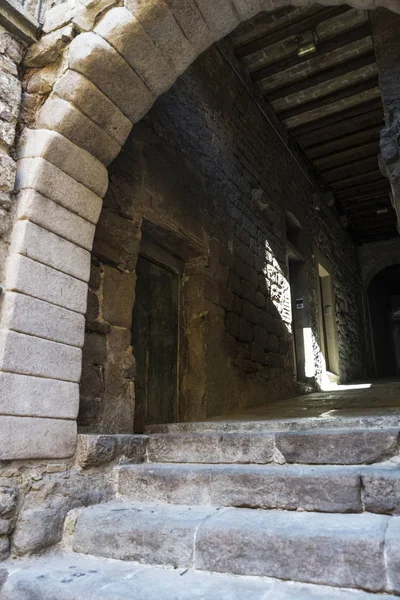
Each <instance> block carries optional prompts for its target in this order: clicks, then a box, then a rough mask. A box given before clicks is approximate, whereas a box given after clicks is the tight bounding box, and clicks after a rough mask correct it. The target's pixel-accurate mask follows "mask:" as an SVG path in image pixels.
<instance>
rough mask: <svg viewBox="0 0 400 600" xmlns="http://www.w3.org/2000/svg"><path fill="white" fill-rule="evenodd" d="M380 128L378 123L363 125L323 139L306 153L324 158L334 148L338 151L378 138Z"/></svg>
mask: <svg viewBox="0 0 400 600" xmlns="http://www.w3.org/2000/svg"><path fill="white" fill-rule="evenodd" d="M381 128H382V125H381V123H379V124H376V125H374V126H373V127H365V128H364V129H360V130H359V131H355V132H353V133H350V134H345V135H341V136H338V137H336V138H334V139H332V140H330V141H325V140H324V141H323V142H322V143H319V144H315V145H314V146H312V147H311V148H307V155H308V156H309V157H310V158H312V159H317V158H325V157H326V156H329V155H331V154H332V153H333V152H335V151H336V150H338V151H339V152H340V151H342V150H344V149H345V148H348V149H350V148H353V147H355V146H356V145H357V144H359V145H360V144H362V143H364V144H365V143H369V141H373V140H376V139H379V132H380V130H381Z"/></svg>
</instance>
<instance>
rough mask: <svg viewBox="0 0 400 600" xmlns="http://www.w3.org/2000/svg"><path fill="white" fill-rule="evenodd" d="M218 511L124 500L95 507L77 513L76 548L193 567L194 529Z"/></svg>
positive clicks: (124, 557) (207, 508)
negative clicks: (125, 501)
mask: <svg viewBox="0 0 400 600" xmlns="http://www.w3.org/2000/svg"><path fill="white" fill-rule="evenodd" d="M217 510H218V509H215V508H210V507H196V508H191V507H188V506H179V507H176V506H168V505H165V506H160V507H157V508H156V507H154V506H151V505H149V506H146V505H142V506H141V505H136V506H135V505H130V504H124V503H114V504H112V503H111V504H107V505H105V506H104V507H103V506H96V507H93V508H89V509H86V510H84V511H83V512H82V513H81V514H80V515H79V516H78V520H77V522H76V526H75V531H74V539H73V548H74V550H75V552H81V553H83V554H94V555H96V556H104V557H108V558H119V559H123V560H135V561H137V562H140V563H146V564H157V565H170V566H174V567H190V566H191V565H192V562H193V552H194V546H193V539H194V531H195V530H196V529H197V527H198V526H199V525H200V524H201V523H202V521H204V520H206V519H207V518H209V517H211V516H213V515H215V514H216V513H217ZM99 523H101V528H99Z"/></svg>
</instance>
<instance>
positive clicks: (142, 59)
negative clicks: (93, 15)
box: [94, 7, 176, 96]
mask: <svg viewBox="0 0 400 600" xmlns="http://www.w3.org/2000/svg"><path fill="white" fill-rule="evenodd" d="M94 31H95V33H97V34H98V35H100V36H101V37H102V38H104V39H105V40H106V41H107V42H108V43H109V44H111V46H113V47H114V48H115V49H116V50H117V51H118V52H119V53H120V54H121V55H122V56H123V57H124V59H125V60H126V61H127V63H129V65H130V66H131V67H132V69H134V71H136V72H137V73H138V74H139V76H140V77H141V78H142V80H143V81H144V82H145V83H146V85H147V86H148V88H149V89H150V90H151V91H152V92H153V93H154V94H155V95H156V96H159V95H160V94H163V93H164V92H165V91H166V90H167V89H168V88H169V87H170V86H171V85H172V84H173V83H174V81H175V79H176V74H175V71H174V69H173V65H171V63H170V62H169V61H167V60H165V59H164V57H163V56H162V54H161V52H160V51H159V50H158V48H157V47H156V46H155V45H154V43H153V42H152V40H151V38H150V37H149V36H148V35H147V33H146V32H145V30H144V29H143V27H142V25H141V24H140V23H139V21H138V20H137V19H135V17H134V16H133V15H132V13H131V12H130V11H129V10H128V9H126V8H124V7H118V8H112V9H111V10H109V11H108V12H107V13H106V14H105V15H104V17H103V18H102V19H101V20H100V21H99V23H98V24H97V25H96V27H95V28H94ZM133 39H134V40H135V43H134V44H132V40H133Z"/></svg>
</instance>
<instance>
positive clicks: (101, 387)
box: [80, 47, 362, 431]
mask: <svg viewBox="0 0 400 600" xmlns="http://www.w3.org/2000/svg"><path fill="white" fill-rule="evenodd" d="M306 169H307V167H306V166H305V167H302V166H301V164H300V162H299V158H298V157H296V155H294V154H291V153H290V152H289V150H288V149H287V147H285V145H284V144H283V142H282V141H281V140H280V139H279V138H278V135H277V133H276V132H275V131H274V130H273V128H272V127H271V125H270V124H269V123H268V121H267V120H266V119H265V117H264V115H263V114H262V112H261V111H260V109H259V107H258V106H257V104H256V102H255V100H254V98H253V97H252V96H251V95H250V94H249V92H248V90H247V89H246V88H245V86H244V85H243V83H242V82H241V81H240V80H239V79H238V77H237V75H236V74H235V72H234V71H233V70H232V68H231V67H230V66H229V65H228V64H227V62H226V60H225V59H224V58H223V57H222V55H221V53H220V51H219V50H218V48H217V47H213V48H211V49H210V50H208V51H207V52H205V53H204V54H203V55H202V56H201V57H200V58H199V59H198V60H197V61H196V62H195V63H194V64H193V65H192V66H191V67H190V68H189V70H188V71H187V72H186V73H185V74H184V75H183V76H182V77H181V78H180V79H179V80H178V82H177V83H176V84H175V86H174V87H173V88H172V89H171V90H170V91H169V92H168V93H166V94H164V95H163V96H162V97H160V98H159V99H158V101H157V102H156V104H155V106H154V107H153V108H152V109H151V111H150V112H149V113H148V115H147V116H146V117H145V118H144V119H143V120H142V121H141V122H140V123H139V124H138V125H136V126H135V127H134V129H133V131H132V133H131V135H130V137H129V138H128V141H127V142H126V144H125V146H124V149H123V151H122V153H121V154H120V156H119V157H118V158H117V159H116V161H115V162H114V163H113V165H112V166H111V168H110V186H109V190H108V192H107V195H106V197H105V201H104V208H103V212H102V215H101V218H100V222H99V225H98V228H97V233H96V237H95V243H94V249H93V254H92V278H91V283H90V293H89V310H88V316H87V335H86V343H85V349H84V370H83V379H82V384H81V412H80V423H81V425H82V426H84V427H85V428H88V430H101V431H129V430H131V429H130V428H131V427H132V419H133V406H134V386H133V382H134V359H133V354H134V351H132V348H131V347H130V346H129V344H130V332H129V328H130V325H131V315H132V308H133V306H134V286H135V264H136V260H137V257H138V253H139V251H140V239H141V236H142V233H143V231H145V233H146V236H147V235H150V237H152V238H153V239H154V240H155V241H156V242H157V243H159V244H161V245H164V246H165V247H167V248H168V247H170V249H172V251H173V252H174V253H175V254H177V255H178V256H180V258H182V259H183V260H184V261H185V270H184V275H183V290H182V295H183V307H184V308H183V315H182V323H183V330H184V333H183V338H184V340H183V344H182V347H183V350H182V353H181V357H180V360H181V389H180V393H181V399H180V419H181V420H198V419H204V418H212V417H213V416H216V415H221V414H228V413H229V412H231V411H233V410H240V409H241V408H244V407H246V406H251V405H259V404H263V403H265V402H271V401H273V400H276V399H278V398H282V397H288V396H290V395H292V394H293V393H294V392H295V386H294V380H293V361H292V357H291V335H290V322H291V311H290V299H289V290H288V281H287V265H286V225H285V210H289V211H291V212H292V213H293V214H294V215H295V216H296V217H297V219H298V220H299V222H300V224H301V226H302V228H303V232H304V235H305V238H306V240H307V243H306V248H305V249H304V250H305V258H306V262H307V266H308V281H309V298H306V299H305V302H306V304H307V305H308V304H309V307H308V308H309V312H310V326H311V328H312V332H313V337H314V350H315V363H316V364H315V374H316V380H317V381H318V377H319V376H320V373H321V369H322V366H321V364H320V353H319V352H318V345H319V334H318V326H317V322H318V315H317V305H318V298H317V293H318V279H317V277H318V270H317V266H318V265H317V261H316V258H315V252H314V250H315V248H318V249H319V250H320V252H322V253H323V254H324V256H326V258H327V259H328V260H329V261H330V262H331V263H332V265H333V282H334V289H335V295H336V315H337V322H338V331H339V354H340V364H341V372H340V375H341V377H342V380H343V381H346V380H348V379H349V378H354V377H357V376H360V375H361V347H362V341H361V339H362V336H361V333H360V331H361V326H360V316H359V315H358V312H357V311H358V308H359V306H358V303H359V301H360V300H359V298H360V291H361V289H360V282H359V278H358V270H357V261H356V254H355V248H354V246H353V245H352V242H351V240H350V238H349V236H348V235H347V233H346V232H345V231H344V230H343V228H342V226H341V224H340V222H339V219H338V217H337V215H336V213H335V211H334V209H332V208H329V207H328V205H327V203H326V202H324V197H323V193H321V194H320V195H318V194H317V195H316V194H315V193H314V192H315V190H316V189H319V188H318V187H317V185H318V183H317V181H316V180H313V178H312V174H311V172H307V170H306Z"/></svg>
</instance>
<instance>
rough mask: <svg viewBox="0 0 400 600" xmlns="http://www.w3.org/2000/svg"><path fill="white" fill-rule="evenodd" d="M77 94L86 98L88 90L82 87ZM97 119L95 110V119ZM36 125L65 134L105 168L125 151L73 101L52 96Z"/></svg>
mask: <svg viewBox="0 0 400 600" xmlns="http://www.w3.org/2000/svg"><path fill="white" fill-rule="evenodd" d="M60 81H61V80H60ZM74 93H75V94H77V95H78V93H79V95H82V94H85V93H86V90H85V88H82V89H81V87H79V88H77V89H76V90H75V91H74ZM90 98H91V96H90V95H89V99H90ZM89 106H90V105H89ZM106 115H107V113H106ZM106 115H105V118H106ZM95 116H96V112H95V111H94V118H95ZM36 124H37V127H39V128H42V129H50V130H54V131H57V132H58V133H61V134H62V135H63V136H65V137H66V138H67V139H69V140H70V141H71V142H73V143H74V144H75V145H77V146H79V147H80V148H83V149H84V150H86V151H87V152H89V153H90V154H92V155H93V156H95V157H96V158H97V159H98V160H100V161H101V162H102V163H103V164H104V165H105V166H108V165H109V164H110V163H111V162H112V161H113V160H114V158H115V157H116V156H118V154H119V153H120V151H121V147H122V144H121V143H119V142H118V141H117V140H116V139H115V138H114V137H111V135H109V134H108V133H107V131H106V129H105V128H104V129H103V128H102V127H101V126H99V125H98V124H97V123H96V122H95V121H94V119H93V120H92V119H91V117H88V116H86V115H85V114H84V113H83V112H82V111H81V110H78V109H77V108H75V106H74V105H73V104H72V103H71V102H68V101H67V100H63V99H62V98H58V97H57V96H51V97H50V98H49V99H48V100H46V102H45V103H44V104H43V106H42V108H41V109H40V111H39V113H38V115H37V119H36Z"/></svg>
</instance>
